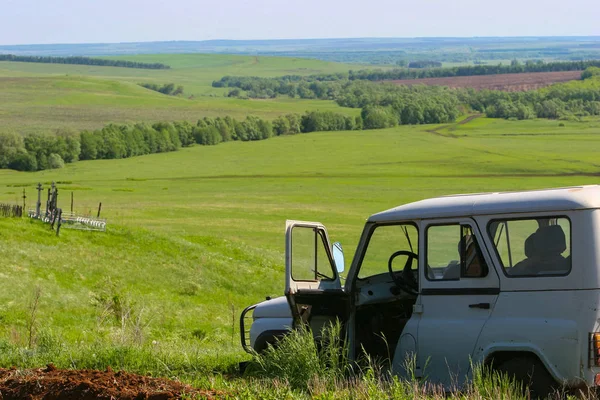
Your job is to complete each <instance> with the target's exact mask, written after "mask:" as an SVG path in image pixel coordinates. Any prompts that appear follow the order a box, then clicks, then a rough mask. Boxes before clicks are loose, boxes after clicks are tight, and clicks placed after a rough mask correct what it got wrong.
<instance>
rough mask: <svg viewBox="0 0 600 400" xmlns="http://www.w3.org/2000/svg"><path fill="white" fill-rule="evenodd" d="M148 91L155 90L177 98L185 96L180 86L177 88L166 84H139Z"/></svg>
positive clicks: (172, 84)
mask: <svg viewBox="0 0 600 400" xmlns="http://www.w3.org/2000/svg"><path fill="white" fill-rule="evenodd" d="M139 85H140V86H142V87H145V88H146V89H150V90H154V91H155V92H159V93H162V94H166V95H170V96H177V95H180V94H183V86H181V85H179V86H177V88H175V84H174V83H165V84H164V85H162V86H161V85H157V84H156V83H140V84H139Z"/></svg>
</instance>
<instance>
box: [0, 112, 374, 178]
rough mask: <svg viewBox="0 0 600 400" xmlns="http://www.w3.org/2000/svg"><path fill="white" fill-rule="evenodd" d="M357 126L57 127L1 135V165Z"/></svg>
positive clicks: (213, 122)
mask: <svg viewBox="0 0 600 400" xmlns="http://www.w3.org/2000/svg"><path fill="white" fill-rule="evenodd" d="M347 129H362V121H361V119H360V117H357V118H352V117H348V116H344V115H341V114H336V113H333V112H330V111H324V112H319V111H312V112H306V113H305V114H304V115H301V114H288V115H285V116H281V117H278V118H276V119H275V120H274V121H273V122H271V121H267V120H264V119H262V118H258V117H256V116H248V117H246V118H245V119H244V120H241V121H238V120H236V119H234V118H231V117H229V116H227V117H224V118H221V117H217V118H207V117H205V118H202V119H200V120H198V121H197V123H196V124H191V123H190V122H188V121H182V122H172V123H171V122H157V123H155V124H152V125H150V124H146V123H137V124H108V125H106V126H104V127H103V128H102V129H97V130H94V131H88V130H85V131H82V132H79V133H77V132H74V131H65V130H59V131H57V132H56V134H55V135H39V134H31V135H27V136H25V137H23V136H21V135H18V134H16V133H1V134H0V168H10V169H15V170H19V171H40V170H44V169H54V168H61V167H63V166H64V164H65V163H72V162H75V161H77V160H101V159H119V158H128V157H134V156H140V155H145V154H152V153H162V152H169V151H176V150H178V149H179V148H181V147H187V146H191V145H193V144H201V145H215V144H219V143H221V142H227V141H231V140H240V141H250V140H264V139H268V138H270V137H272V136H278V135H290V134H297V133H305V132H314V131H333V130H347Z"/></svg>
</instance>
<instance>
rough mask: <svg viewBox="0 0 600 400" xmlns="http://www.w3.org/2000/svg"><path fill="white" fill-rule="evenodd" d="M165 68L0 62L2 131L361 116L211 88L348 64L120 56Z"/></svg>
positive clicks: (322, 104) (327, 104) (314, 103)
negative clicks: (228, 79) (169, 87)
mask: <svg viewBox="0 0 600 400" xmlns="http://www.w3.org/2000/svg"><path fill="white" fill-rule="evenodd" d="M123 58H125V59H127V60H137V61H141V62H164V63H166V64H168V65H170V66H171V69H168V70H145V69H134V68H119V67H100V66H85V65H62V64H39V63H23V62H0V104H2V107H0V126H1V127H2V129H10V130H14V131H16V132H20V133H24V134H26V133H31V132H48V131H52V130H56V129H59V128H71V129H75V130H81V129H96V128H100V127H102V126H103V125H104V124H106V123H108V122H139V121H148V122H155V121H161V120H162V121H179V120H188V121H191V122H195V121H196V120H198V119H199V118H202V117H217V116H225V115H230V116H232V117H236V118H240V119H243V118H245V116H246V115H257V116H261V117H266V118H275V117H277V116H278V115H281V114H286V113H304V112H305V111H307V110H323V111H325V110H331V111H336V112H341V113H345V114H348V115H358V113H359V111H358V110H353V109H348V108H342V107H339V106H338V105H337V104H335V103H334V102H332V101H321V100H300V99H289V98H278V99H272V100H260V101H249V100H241V99H235V98H227V97H224V94H225V93H226V90H227V89H221V88H213V87H212V86H211V84H212V81H213V80H218V79H220V78H221V77H223V76H224V75H249V76H265V77H267V76H281V75H288V74H296V75H309V74H315V73H334V72H347V71H348V70H349V69H351V68H352V66H350V65H346V64H338V63H331V62H324V61H319V60H308V59H300V58H280V57H248V56H233V55H204V54H189V55H186V54H183V55H181V54H178V55H140V56H127V57H123ZM139 83H156V84H160V85H162V84H165V83H174V84H175V85H176V86H177V85H182V86H183V87H184V95H183V96H181V97H172V96H165V95H162V94H160V93H157V92H154V91H152V90H149V89H145V88H142V87H140V86H138V84H139Z"/></svg>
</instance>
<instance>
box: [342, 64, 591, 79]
mask: <svg viewBox="0 0 600 400" xmlns="http://www.w3.org/2000/svg"><path fill="white" fill-rule="evenodd" d="M592 66H593V67H600V60H591V61H567V62H559V61H555V62H548V63H546V62H543V61H541V60H538V61H527V62H525V63H521V62H519V61H517V60H514V61H513V62H512V63H511V64H510V65H504V64H496V65H491V64H479V65H463V66H458V67H447V68H427V69H406V68H396V69H392V70H380V69H379V70H360V71H350V72H349V75H348V79H350V80H369V81H383V80H402V79H420V78H441V77H452V76H473V75H496V74H518V73H523V72H559V71H583V70H585V69H586V68H588V67H592Z"/></svg>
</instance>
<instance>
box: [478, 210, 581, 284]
mask: <svg viewBox="0 0 600 400" xmlns="http://www.w3.org/2000/svg"><path fill="white" fill-rule="evenodd" d="M488 233H489V235H490V237H491V239H492V241H493V243H494V246H495V248H496V253H497V254H498V257H499V258H500V261H501V262H502V268H503V269H504V272H505V274H506V275H507V276H509V277H531V276H564V275H568V274H569V272H571V223H570V221H569V219H568V218H565V217H543V218H527V219H510V220H494V221H492V222H490V224H489V225H488Z"/></svg>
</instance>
